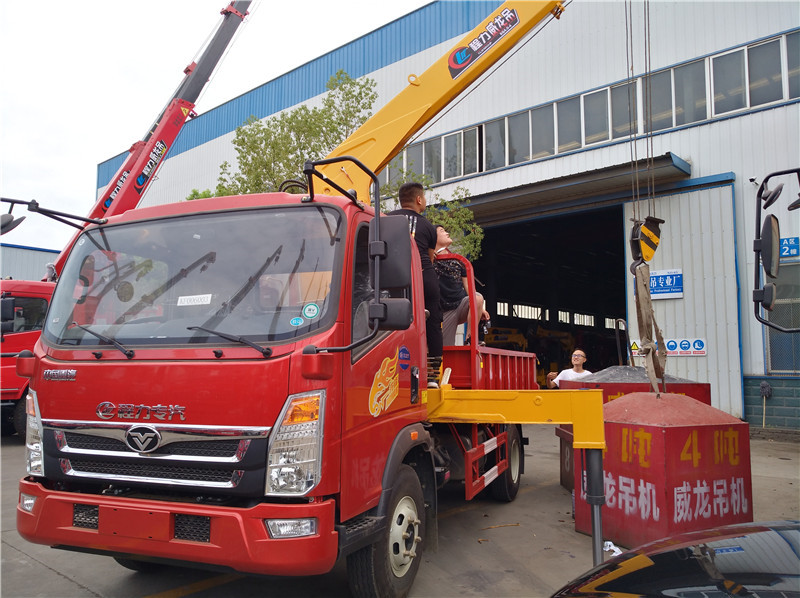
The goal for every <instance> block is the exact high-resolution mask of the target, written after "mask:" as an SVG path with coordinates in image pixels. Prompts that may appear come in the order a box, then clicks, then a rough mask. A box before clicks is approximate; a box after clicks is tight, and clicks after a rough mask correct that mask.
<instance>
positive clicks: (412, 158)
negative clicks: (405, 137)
mask: <svg viewBox="0 0 800 598" xmlns="http://www.w3.org/2000/svg"><path fill="white" fill-rule="evenodd" d="M422 168H423V163H422V144H421V143H415V144H414V145H409V146H408V149H406V170H407V171H409V172H413V173H414V174H416V175H417V176H419V175H421V174H422V172H423V170H422Z"/></svg>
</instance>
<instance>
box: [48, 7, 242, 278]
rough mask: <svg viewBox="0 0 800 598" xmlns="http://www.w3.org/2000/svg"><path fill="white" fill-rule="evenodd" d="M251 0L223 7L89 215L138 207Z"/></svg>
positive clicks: (57, 265)
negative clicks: (213, 29)
mask: <svg viewBox="0 0 800 598" xmlns="http://www.w3.org/2000/svg"><path fill="white" fill-rule="evenodd" d="M250 3H251V0H235V1H233V2H231V3H230V4H229V5H228V6H227V7H226V8H224V9H222V11H221V14H222V15H223V19H222V23H221V24H220V26H219V27H218V28H217V30H216V32H215V33H214V36H213V37H212V39H211V41H210V42H209V43H208V45H207V46H206V48H205V50H204V51H203V54H202V55H201V56H200V58H199V59H198V61H197V62H192V63H191V64H190V65H189V66H187V67H186V69H185V70H184V73H185V77H184V79H183V81H182V82H181V84H180V85H179V86H178V89H177V90H175V93H174V94H173V95H172V97H171V98H170V100H169V101H168V102H167V105H166V107H165V108H164V110H162V112H161V113H160V114H159V115H158V118H156V120H155V122H154V123H153V125H152V126H151V127H150V128H149V129H148V131H147V133H146V134H145V136H144V138H142V139H141V140H140V141H137V142H136V143H134V144H133V145H132V146H131V148H130V150H129V152H128V156H127V158H126V159H125V161H124V162H123V164H122V166H120V168H119V170H118V171H117V173H116V174H115V175H114V177H113V178H112V179H111V182H110V183H109V184H108V186H107V187H106V189H105V191H104V192H103V194H102V195H101V196H100V199H98V200H97V202H96V203H95V204H94V206H93V207H92V209H91V211H90V212H89V215H88V218H90V219H97V218H105V217H108V216H113V215H115V214H121V213H123V212H126V211H128V210H130V209H133V208H135V207H136V206H137V205H138V204H139V200H140V199H141V197H142V195H143V194H144V192H145V190H146V189H147V188H148V187H149V186H150V183H151V182H152V181H153V178H154V175H155V173H156V171H157V170H158V167H159V166H160V165H161V163H162V162H163V161H164V158H165V157H166V155H167V153H168V152H169V150H170V148H171V147H172V144H173V143H174V141H175V139H176V138H177V137H178V134H179V133H180V132H181V129H182V128H183V125H184V124H185V123H186V121H187V119H188V118H189V116H190V115H191V114H192V109H193V108H194V106H195V102H196V101H197V98H198V97H199V96H200V92H201V91H202V90H203V88H204V87H205V85H206V83H207V82H208V79H209V77H210V76H211V73H212V72H213V71H214V68H216V66H217V64H218V63H219V60H220V58H221V57H222V54H223V53H224V52H225V49H226V48H227V47H228V44H230V41H231V39H233V36H234V34H235V33H236V30H237V29H238V27H239V25H240V24H241V23H242V21H243V20H244V18H245V16H246V15H247V9H248V7H249V6H250ZM78 234H80V231H78V233H76V234H75V235H74V236H73V237H72V239H71V240H70V242H69V243H68V244H67V246H66V248H65V249H64V250H63V251H62V252H61V254H60V255H59V256H58V258H57V259H56V262H55V268H56V272H57V273H59V274H60V273H61V269H62V267H63V265H64V260H65V259H66V256H67V253H68V252H69V249H70V248H71V247H72V244H73V243H74V242H75V239H76V238H77V236H78Z"/></svg>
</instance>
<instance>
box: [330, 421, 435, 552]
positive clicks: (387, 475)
mask: <svg viewBox="0 0 800 598" xmlns="http://www.w3.org/2000/svg"><path fill="white" fill-rule="evenodd" d="M432 449H433V440H432V439H431V435H430V432H428V430H427V429H426V428H425V426H424V425H423V424H422V423H414V424H411V425H409V426H406V427H405V428H403V429H402V430H400V432H398V434H397V436H395V439H394V442H393V443H392V447H391V449H390V450H389V455H388V456H387V459H386V466H385V467H384V470H383V478H382V481H381V487H382V490H381V498H380V501H379V502H378V506H377V507H375V508H373V509H370V510H369V511H367V512H365V513H363V514H362V515H359V516H358V517H354V518H353V519H351V520H350V521H347V522H344V523H340V524H338V525H337V526H336V531H337V532H338V533H339V558H341V557H343V556H346V555H348V554H350V553H352V552H355V551H356V550H358V549H360V548H363V547H364V546H368V545H370V544H373V543H375V542H376V541H377V540H378V538H379V537H380V535H381V534H382V533H383V531H384V530H385V528H386V517H387V513H386V512H387V510H388V508H389V498H390V496H391V494H392V487H393V485H394V475H395V473H396V472H397V468H398V467H400V465H401V464H403V463H407V464H408V465H410V466H411V467H413V468H414V471H416V472H417V476H418V477H419V479H420V483H421V484H422V495H423V497H424V498H425V506H426V508H425V524H426V530H427V534H426V537H425V543H426V547H428V548H430V549H432V550H436V548H437V545H438V537H439V533H438V523H437V514H438V503H437V494H436V475H435V470H434V466H433V453H432Z"/></svg>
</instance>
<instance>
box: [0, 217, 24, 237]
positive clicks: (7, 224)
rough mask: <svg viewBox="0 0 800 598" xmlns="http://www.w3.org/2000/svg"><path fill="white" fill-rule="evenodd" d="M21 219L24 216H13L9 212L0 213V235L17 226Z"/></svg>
mask: <svg viewBox="0 0 800 598" xmlns="http://www.w3.org/2000/svg"><path fill="white" fill-rule="evenodd" d="M23 220H25V216H20V217H19V218H14V216H12V215H11V214H1V215H0V235H4V234H6V233H8V232H11V231H12V230H14V229H15V228H17V227H18V226H19V225H20V224H21V223H22V221H23Z"/></svg>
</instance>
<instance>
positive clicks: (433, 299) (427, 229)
mask: <svg viewBox="0 0 800 598" xmlns="http://www.w3.org/2000/svg"><path fill="white" fill-rule="evenodd" d="M399 199H400V209H399V210H394V211H393V212H389V214H390V215H396V214H402V215H403V216H405V217H406V218H408V228H409V231H410V232H411V236H412V237H413V238H414V242H415V243H416V244H417V249H419V257H420V261H421V262H422V283H423V290H424V294H425V309H426V310H428V313H429V314H430V315H429V316H428V319H427V321H426V322H425V336H426V338H427V341H428V386H429V387H434V388H435V387H438V384H437V383H436V380H437V379H438V374H439V367H440V366H441V364H442V309H441V307H440V305H439V279H438V277H437V276H436V270H434V269H433V250H434V249H435V248H436V229H435V228H434V227H433V225H432V224H431V223H430V222H428V219H427V218H425V216H423V215H422V212H424V211H425V206H426V205H427V204H426V200H425V189H424V187H423V186H422V185H421V184H420V183H405V184H403V185H402V186H401V187H400V193H399ZM432 370H435V371H432ZM431 374H434V375H435V377H433V376H432V375H431Z"/></svg>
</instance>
